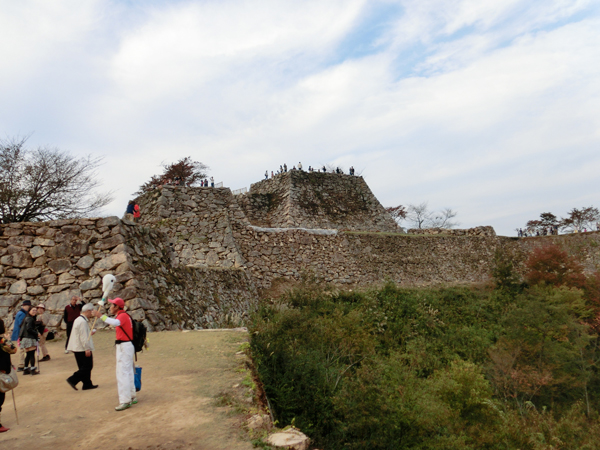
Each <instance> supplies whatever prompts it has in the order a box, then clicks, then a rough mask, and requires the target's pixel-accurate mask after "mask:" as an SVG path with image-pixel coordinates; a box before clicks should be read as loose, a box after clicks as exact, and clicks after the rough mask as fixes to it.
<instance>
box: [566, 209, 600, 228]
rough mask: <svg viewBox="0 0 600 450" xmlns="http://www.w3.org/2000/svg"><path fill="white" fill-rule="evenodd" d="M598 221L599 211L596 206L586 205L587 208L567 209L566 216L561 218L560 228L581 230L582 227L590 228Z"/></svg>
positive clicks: (599, 217) (594, 226) (599, 219)
mask: <svg viewBox="0 0 600 450" xmlns="http://www.w3.org/2000/svg"><path fill="white" fill-rule="evenodd" d="M598 221H600V211H598V208H594V207H593V206H588V207H587V208H581V209H577V208H573V209H572V210H571V211H569V215H568V216H567V217H566V218H563V219H561V221H560V226H561V228H563V229H565V230H567V231H582V230H583V229H584V228H587V229H589V230H592V229H594V228H596V224H597V223H598Z"/></svg>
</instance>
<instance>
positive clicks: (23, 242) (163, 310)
mask: <svg viewBox="0 0 600 450" xmlns="http://www.w3.org/2000/svg"><path fill="white" fill-rule="evenodd" d="M170 244H171V243H170V242H169V237H168V236H166V235H164V234H163V233H161V232H160V231H158V230H149V229H147V228H143V227H140V226H138V225H134V224H132V223H130V222H126V221H121V220H119V219H118V218H117V217H108V218H95V219H78V220H58V221H52V222H44V223H13V224H8V225H0V318H3V319H4V320H5V322H6V325H7V326H9V327H10V325H11V324H12V321H13V318H14V314H15V313H16V311H18V308H19V307H20V305H21V302H22V301H23V300H26V299H27V300H31V301H32V303H33V304H34V305H35V304H38V303H40V302H43V303H44V304H45V305H46V311H47V312H48V313H49V315H50V324H49V325H50V327H51V328H59V327H62V328H64V324H63V323H62V312H63V310H64V307H65V306H66V305H67V303H68V302H69V301H70V299H71V297H72V296H73V295H77V296H81V297H82V298H83V299H84V301H86V302H88V301H94V302H96V301H98V300H100V299H101V297H102V291H101V279H102V277H103V276H104V275H105V274H107V273H111V274H113V275H115V276H116V278H117V283H116V284H115V286H114V290H113V291H112V292H111V297H117V296H118V297H121V298H123V299H124V300H125V302H126V305H127V308H128V311H129V312H130V314H131V315H132V317H134V318H135V319H136V320H144V321H145V324H146V326H147V327H148V328H149V329H150V330H154V329H157V330H161V329H165V328H180V327H186V328H194V327H210V326H214V325H217V324H222V323H239V322H240V321H241V320H242V319H243V318H244V317H245V316H246V315H247V313H248V312H249V311H250V310H252V308H253V305H255V304H256V291H255V288H254V284H253V283H252V281H251V280H250V279H249V278H248V277H247V275H246V274H245V273H244V272H242V271H239V270H227V269H220V270H219V269H216V268H215V269H208V268H205V269H195V268H189V267H180V266H179V265H178V259H179V258H178V256H177V254H176V253H175V252H174V251H173V249H172V246H171V245H170ZM101 325H102V324H100V326H101Z"/></svg>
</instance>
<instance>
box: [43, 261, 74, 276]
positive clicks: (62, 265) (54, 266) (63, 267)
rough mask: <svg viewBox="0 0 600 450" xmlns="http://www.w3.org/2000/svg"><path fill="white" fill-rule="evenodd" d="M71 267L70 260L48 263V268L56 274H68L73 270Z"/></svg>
mask: <svg viewBox="0 0 600 450" xmlns="http://www.w3.org/2000/svg"><path fill="white" fill-rule="evenodd" d="M71 267H72V266H71V261H69V260H68V259H58V260H55V261H50V262H49V263H48V268H49V269H50V270H52V272H54V273H63V272H67V271H68V270H71Z"/></svg>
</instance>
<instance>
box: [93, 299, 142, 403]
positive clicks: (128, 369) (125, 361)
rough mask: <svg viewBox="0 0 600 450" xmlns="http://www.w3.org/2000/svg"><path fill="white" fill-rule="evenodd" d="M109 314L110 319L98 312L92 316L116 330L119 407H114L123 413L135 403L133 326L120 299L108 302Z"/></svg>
mask: <svg viewBox="0 0 600 450" xmlns="http://www.w3.org/2000/svg"><path fill="white" fill-rule="evenodd" d="M109 303H110V304H111V305H110V310H109V313H110V314H111V315H113V316H115V318H114V319H111V318H110V317H108V316H107V315H106V314H102V313H100V311H94V315H95V316H96V317H97V318H99V319H102V321H103V322H106V323H107V324H109V325H112V326H114V327H115V330H116V341H115V344H116V347H117V389H118V391H119V405H118V406H116V407H115V410H117V411H123V410H125V409H127V408H129V407H130V406H131V405H135V404H136V403H137V397H136V394H135V382H134V371H135V368H134V362H133V358H134V356H135V349H134V347H133V343H132V342H131V341H132V339H133V324H132V322H131V317H129V314H127V313H126V312H125V302H124V301H123V299H122V298H115V299H113V300H109Z"/></svg>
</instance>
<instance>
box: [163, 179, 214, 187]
mask: <svg viewBox="0 0 600 450" xmlns="http://www.w3.org/2000/svg"><path fill="white" fill-rule="evenodd" d="M151 183H152V188H153V189H160V188H162V187H163V186H176V187H177V186H187V187H190V186H192V184H193V183H194V182H193V181H187V182H186V180H184V179H182V178H181V177H175V178H173V179H171V178H159V179H154V180H152V181H151ZM200 187H215V179H214V177H210V182H209V181H208V178H205V179H203V180H200Z"/></svg>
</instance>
